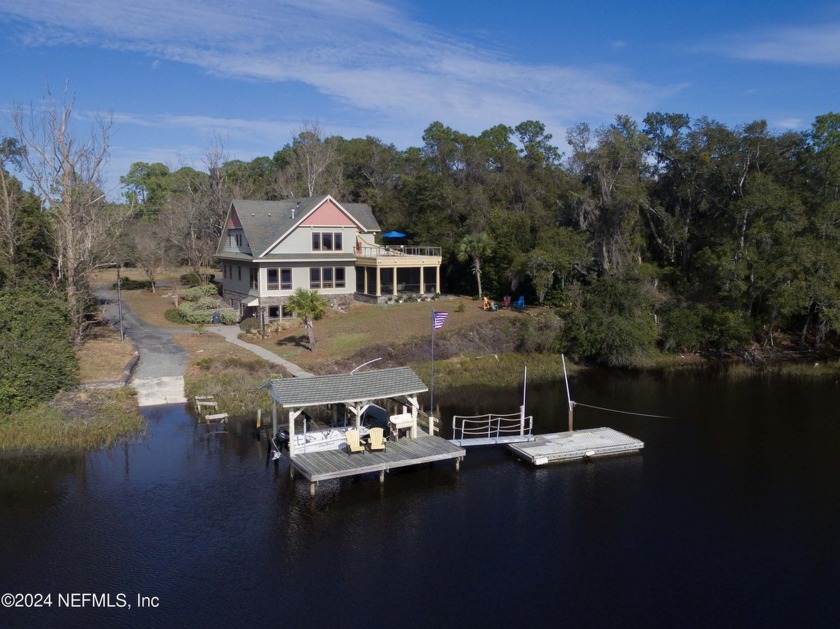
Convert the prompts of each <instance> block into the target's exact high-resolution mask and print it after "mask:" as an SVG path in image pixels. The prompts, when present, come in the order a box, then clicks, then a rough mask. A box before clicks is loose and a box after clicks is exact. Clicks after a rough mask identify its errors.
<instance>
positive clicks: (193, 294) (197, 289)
mask: <svg viewBox="0 0 840 629" xmlns="http://www.w3.org/2000/svg"><path fill="white" fill-rule="evenodd" d="M218 296H219V289H218V288H217V287H216V286H214V285H212V284H210V285H207V284H205V285H204V286H193V287H192V288H187V289H185V290H182V291H181V292H180V297H181V299H183V300H184V301H201V300H202V299H205V298H208V297H213V298H215V297H218ZM214 304H215V302H214Z"/></svg>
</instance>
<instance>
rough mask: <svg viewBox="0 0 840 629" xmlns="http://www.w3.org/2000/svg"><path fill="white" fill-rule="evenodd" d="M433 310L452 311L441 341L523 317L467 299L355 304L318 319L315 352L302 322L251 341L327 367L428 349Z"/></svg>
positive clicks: (298, 361) (317, 367)
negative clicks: (374, 350) (399, 350)
mask: <svg viewBox="0 0 840 629" xmlns="http://www.w3.org/2000/svg"><path fill="white" fill-rule="evenodd" d="M460 303H463V304H464V311H463V312H457V310H458V308H459V304H460ZM433 310H434V311H445V312H448V313H449V317H448V318H447V319H446V323H445V324H444V326H443V328H442V329H441V330H437V331H436V332H435V334H436V336H437V337H438V338H441V339H443V338H445V337H452V336H457V335H458V334H459V333H462V332H463V333H466V332H467V331H468V330H474V329H476V328H480V327H482V326H484V325H486V324H487V323H488V322H490V323H493V324H498V323H500V322H503V321H508V320H515V319H516V318H518V317H522V316H523V315H522V314H521V313H517V312H511V311H507V310H499V311H497V312H485V311H483V310H482V309H481V306H480V304H479V302H477V301H473V300H471V299H468V298H450V299H442V300H437V301H430V302H429V301H424V302H419V303H418V302H413V303H403V304H381V305H372V304H361V303H354V304H353V305H352V306H351V308H350V309H348V311H347V312H338V311H335V310H331V311H330V312H329V313H328V315H327V316H326V317H325V318H324V319H321V320H320V321H316V322H315V341H316V343H315V350H314V351H309V347H308V345H309V340H308V337H307V335H306V330H305V328H304V327H303V326H300V325H299V326H297V327H294V328H290V329H288V330H284V331H282V332H278V333H276V334H273V335H270V336H269V338H268V339H266V340H260V339H253V340H251V341H252V342H254V343H256V344H258V345H261V346H262V347H265V348H266V349H268V350H269V351H272V352H274V353H275V354H277V355H279V356H281V357H283V358H286V359H288V360H291V361H292V362H294V363H296V364H298V365H300V366H301V367H303V368H304V369H309V370H312V371H323V370H324V368H325V366H328V365H332V364H334V363H336V362H341V361H347V360H350V359H352V358H353V357H356V356H359V355H360V354H364V355H367V353H368V352H366V351H365V350H366V348H370V347H379V346H381V347H386V348H388V347H390V348H394V347H400V346H406V345H415V344H420V345H424V346H425V347H428V344H429V340H430V336H431V332H432V330H431V322H432V311H433ZM487 351H488V352H492V351H493V350H492V349H491V348H488V350H487ZM372 358H376V356H373V357H372ZM403 364H404V363H403Z"/></svg>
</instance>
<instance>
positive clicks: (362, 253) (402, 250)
mask: <svg viewBox="0 0 840 629" xmlns="http://www.w3.org/2000/svg"><path fill="white" fill-rule="evenodd" d="M441 251H442V250H441V248H440V247H423V246H416V247H415V246H403V245H385V246H381V247H371V246H364V247H356V255H357V256H359V257H360V258H385V257H401V256H426V257H430V256H434V257H438V258H440V257H441Z"/></svg>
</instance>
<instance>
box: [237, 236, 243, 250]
mask: <svg viewBox="0 0 840 629" xmlns="http://www.w3.org/2000/svg"><path fill="white" fill-rule="evenodd" d="M236 246H237V247H241V246H242V234H236Z"/></svg>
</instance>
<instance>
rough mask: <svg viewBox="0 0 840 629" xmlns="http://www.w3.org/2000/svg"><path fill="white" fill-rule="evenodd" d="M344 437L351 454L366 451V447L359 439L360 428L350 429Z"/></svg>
mask: <svg viewBox="0 0 840 629" xmlns="http://www.w3.org/2000/svg"><path fill="white" fill-rule="evenodd" d="M344 438H345V439H346V440H347V450H348V452H350V454H353V453H354V452H364V451H365V447H364V446H363V445H362V444H361V441H360V440H359V431H358V430H355V429H354V430H348V431H347V432H345V433H344Z"/></svg>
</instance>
